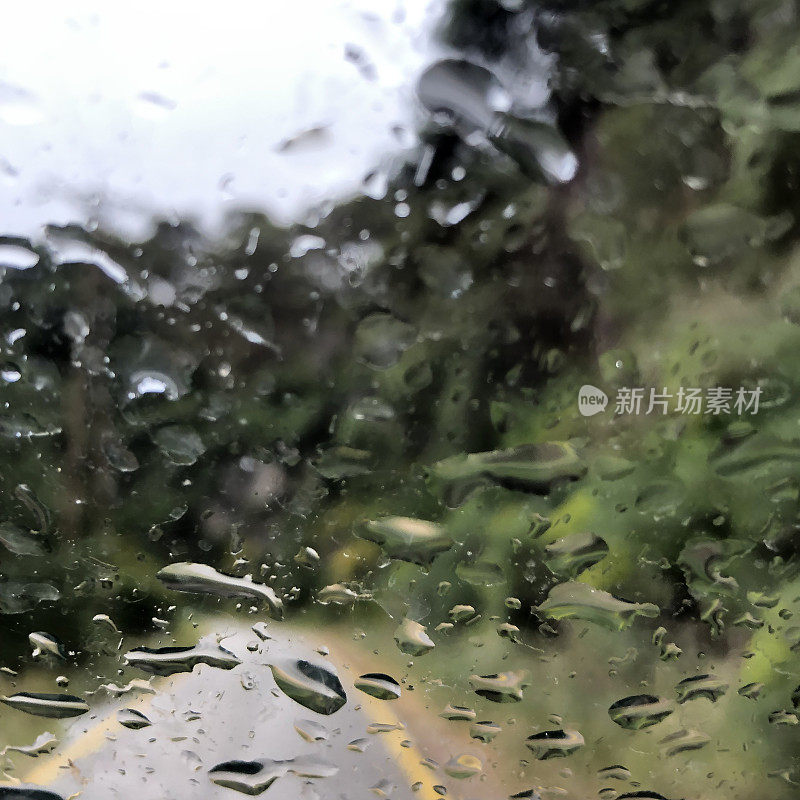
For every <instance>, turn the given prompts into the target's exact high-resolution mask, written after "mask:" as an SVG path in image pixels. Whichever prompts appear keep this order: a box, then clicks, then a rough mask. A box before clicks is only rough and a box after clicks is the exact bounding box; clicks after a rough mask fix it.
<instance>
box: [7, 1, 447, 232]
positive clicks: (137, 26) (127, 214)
mask: <svg viewBox="0 0 800 800" xmlns="http://www.w3.org/2000/svg"><path fill="white" fill-rule="evenodd" d="M442 7H443V2H442V0H292V2H277V1H273V0H269V1H268V2H255V1H254V0H252V1H251V2H244V0H228V1H227V2H225V3H213V4H212V3H208V4H206V3H198V2H197V0H169V2H164V1H163V0H162V2H151V1H148V2H139V3H136V4H129V3H125V4H121V3H113V2H108V1H107V0H78V1H77V2H75V0H73V2H70V3H68V4H63V3H60V2H30V3H24V4H23V3H15V4H13V5H12V6H9V8H8V9H6V13H5V23H6V25H5V28H6V33H5V35H4V37H3V39H4V41H3V48H2V51H1V52H0V214H2V222H1V223H0V228H1V229H0V234H15V235H28V236H31V237H33V238H39V236H40V231H41V226H42V225H44V224H47V223H56V224H63V223H66V222H79V223H82V224H85V223H86V222H87V221H90V220H91V219H92V218H99V219H101V220H102V221H103V222H104V223H106V224H109V223H110V224H111V225H112V226H114V227H116V228H118V229H121V230H122V231H126V232H128V234H129V235H133V236H142V235H144V234H145V233H146V230H147V223H148V221H149V220H150V219H151V216H152V214H153V213H157V214H161V215H179V216H194V217H197V218H199V219H200V220H201V221H202V222H203V224H204V225H205V226H206V227H207V228H212V227H213V226H214V224H215V223H216V222H218V221H219V219H220V218H221V214H222V213H223V212H224V211H225V210H226V209H231V208H235V207H238V206H250V207H255V208H262V209H264V210H266V211H267V212H269V213H270V214H271V215H272V216H273V217H274V218H275V219H277V220H278V221H283V222H286V221H290V220H292V219H295V218H297V217H298V216H300V215H302V213H303V211H304V209H307V208H308V207H309V206H311V205H313V204H315V203H318V202H320V201H323V200H325V199H331V198H338V197H341V196H343V195H346V194H350V193H353V192H356V191H359V189H360V186H361V184H362V181H363V178H364V177H365V175H366V174H367V173H369V172H370V171H371V170H372V169H374V168H375V167H376V166H378V165H379V164H381V163H382V162H383V161H385V160H386V158H387V156H390V155H391V154H392V153H395V154H396V153H397V152H398V151H401V150H402V149H403V148H404V147H408V146H410V145H412V144H413V142H414V129H415V126H416V123H417V117H416V113H417V111H416V107H415V103H414V92H413V87H414V83H415V80H416V77H417V75H418V74H419V72H420V71H421V69H422V68H423V67H424V66H425V65H426V64H427V63H429V62H430V61H431V59H432V58H433V57H434V55H435V52H436V45H435V44H434V43H433V42H432V37H431V28H432V25H433V23H434V21H435V19H436V18H437V17H438V15H439V14H440V13H441V11H442ZM98 204H99V205H98Z"/></svg>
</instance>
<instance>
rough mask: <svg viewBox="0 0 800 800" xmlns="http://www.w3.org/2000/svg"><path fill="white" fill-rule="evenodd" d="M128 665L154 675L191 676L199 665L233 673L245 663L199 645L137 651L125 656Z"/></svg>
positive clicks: (212, 647) (213, 647)
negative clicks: (187, 673)
mask: <svg viewBox="0 0 800 800" xmlns="http://www.w3.org/2000/svg"><path fill="white" fill-rule="evenodd" d="M125 661H126V662H127V663H128V664H130V666H132V667H138V668H139V669H140V670H142V671H143V672H150V673H152V674H153V675H173V674H175V673H176V672H191V671H192V670H193V669H194V668H195V667H196V666H197V665H198V664H208V666H210V667H217V668H218V669H233V668H234V667H236V666H238V665H239V664H241V663H242V662H241V661H240V660H239V659H238V658H236V656H235V655H234V654H233V653H231V652H230V651H228V650H226V649H225V648H224V647H220V646H219V645H210V644H198V645H196V646H194V647H158V648H150V647H136V648H134V649H133V650H129V651H128V652H127V653H125Z"/></svg>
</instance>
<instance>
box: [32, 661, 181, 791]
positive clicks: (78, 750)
mask: <svg viewBox="0 0 800 800" xmlns="http://www.w3.org/2000/svg"><path fill="white" fill-rule="evenodd" d="M180 677H182V678H188V677H189V676H188V675H185V676H183V675H182V676H180ZM175 683H177V681H174V682H173V685H174V684H175ZM154 697H155V695H153V694H150V695H147V696H146V698H145V699H144V701H143V702H142V704H141V705H142V706H143V707H144V708H146V707H147V706H148V705H149V704H150V702H151V700H152V699H153V698H154ZM120 708H122V706H121V705H120ZM117 711H119V709H114V711H112V712H111V713H110V714H109V715H108V716H107V717H104V718H103V719H101V720H100V721H99V722H97V723H95V724H94V725H93V726H92V727H91V728H89V729H87V730H86V731H85V732H84V733H83V734H81V735H80V736H79V737H78V738H77V739H76V740H75V741H74V742H72V744H70V745H69V746H67V747H66V748H65V749H64V750H62V751H61V752H56V753H53V755H52V756H50V758H48V759H46V760H43V761H42V762H40V763H39V764H37V765H36V766H35V767H34V768H33V769H32V770H31V771H30V772H29V773H27V775H26V776H25V781H26V783H35V784H39V785H42V786H46V785H47V784H50V783H53V782H54V781H55V780H56V779H57V778H58V777H59V776H60V775H61V773H62V772H63V770H65V769H68V768H69V767H70V766H71V765H72V764H73V763H74V762H75V761H78V760H79V759H81V758H86V757H87V756H90V755H92V754H93V753H96V752H98V751H99V750H100V748H101V747H102V746H103V744H105V743H108V739H107V738H106V734H108V733H112V732H118V731H119V727H120V726H119V723H118V722H117ZM40 758H41V756H40Z"/></svg>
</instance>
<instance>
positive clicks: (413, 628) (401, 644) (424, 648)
mask: <svg viewBox="0 0 800 800" xmlns="http://www.w3.org/2000/svg"><path fill="white" fill-rule="evenodd" d="M394 640H395V643H396V644H397V647H398V648H399V650H400V652H402V653H407V654H408V655H411V656H424V655H425V653H428V652H430V651H431V650H433V648H434V647H435V645H434V643H433V639H431V637H430V636H428V634H427V632H426V630H425V626H424V625H421V624H420V623H419V622H415V621H414V620H413V619H408V618H407V617H406V618H405V619H404V620H403V621H402V622H401V623H400V624H399V625H398V626H397V628H396V629H395V632H394Z"/></svg>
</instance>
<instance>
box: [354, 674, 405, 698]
mask: <svg viewBox="0 0 800 800" xmlns="http://www.w3.org/2000/svg"><path fill="white" fill-rule="evenodd" d="M353 685H354V686H355V687H356V689H360V690H361V691H362V692H365V693H366V694H368V695H371V696H372V697H377V698H378V700H397V699H398V698H399V697H400V684H399V683H398V682H397V681H396V680H395V679H394V678H392V677H390V676H389V675H384V674H383V673H382V672H368V673H366V674H364V675H361V676H360V677H359V678H358V679H356V680H355V681H354V682H353Z"/></svg>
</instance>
